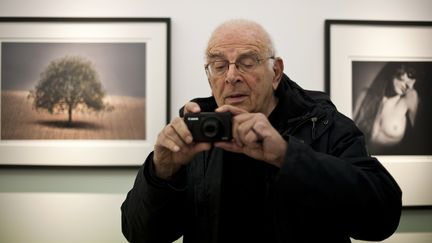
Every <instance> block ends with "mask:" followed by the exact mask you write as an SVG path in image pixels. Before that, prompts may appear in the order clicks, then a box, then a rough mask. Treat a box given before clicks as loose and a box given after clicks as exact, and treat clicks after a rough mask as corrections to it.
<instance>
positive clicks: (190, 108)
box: [184, 102, 201, 114]
mask: <svg viewBox="0 0 432 243" xmlns="http://www.w3.org/2000/svg"><path fill="white" fill-rule="evenodd" d="M200 111H201V108H200V106H199V105H198V103H195V102H188V103H186V104H185V106H184V114H186V113H197V112H200Z"/></svg>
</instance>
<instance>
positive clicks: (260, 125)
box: [252, 121, 270, 142]
mask: <svg viewBox="0 0 432 243" xmlns="http://www.w3.org/2000/svg"><path fill="white" fill-rule="evenodd" d="M268 128H269V126H268V124H267V123H264V122H262V121H258V122H256V123H255V124H254V125H253V126H252V131H253V132H254V133H255V135H256V136H257V141H258V142H262V141H264V139H265V138H266V137H269V136H270V130H269V129H268Z"/></svg>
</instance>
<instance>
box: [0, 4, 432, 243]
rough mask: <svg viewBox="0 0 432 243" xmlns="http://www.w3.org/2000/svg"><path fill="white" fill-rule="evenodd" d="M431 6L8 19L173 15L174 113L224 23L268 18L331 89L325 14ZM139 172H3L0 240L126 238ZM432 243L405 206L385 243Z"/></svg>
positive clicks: (302, 65) (304, 66) (423, 216)
mask: <svg viewBox="0 0 432 243" xmlns="http://www.w3.org/2000/svg"><path fill="white" fill-rule="evenodd" d="M431 9H432V1H429V0H380V1H376V0H355V1H344V0H328V1H321V0H304V1H292V0H286V1H282V0H267V1H258V0H248V1H246V0H238V1H230V0H220V1H207V0H202V1H201V0H184V1H175V0H171V1H170V0H128V1H120V0H91V1H88V0H87V1H85V0H76V1H65V0H63V1H62V0H60V1H59V0H56V1H54V0H34V1H29V0H27V1H25V0H0V16H1V17H169V18H171V34H172V35H171V43H172V44H171V50H172V53H171V67H172V69H171V97H170V99H171V103H170V105H171V107H172V109H171V112H170V115H171V117H174V116H176V115H177V109H178V108H179V107H181V106H182V105H183V104H184V103H185V102H186V101H187V100H189V99H191V98H193V97H197V96H207V95H209V94H210V89H209V87H208V83H207V80H206V77H205V73H204V69H203V63H204V49H205V46H206V42H207V40H208V38H209V35H210V32H211V30H212V29H213V28H214V27H215V26H216V25H218V24H219V23H221V22H222V21H224V20H227V19H231V18H247V19H252V20H256V21H258V22H260V23H261V24H262V25H263V26H264V27H265V28H266V29H267V30H268V31H269V33H270V34H271V35H272V36H273V38H274V42H275V44H276V48H277V52H278V55H279V56H281V57H283V58H284V61H285V72H286V73H287V74H288V75H289V76H290V77H291V78H292V79H293V80H295V81H297V82H298V83H299V84H300V85H302V86H303V87H305V88H307V89H317V90H323V89H324V21H325V19H356V20H397V21H408V20H409V21H432V11H431ZM161 109H162V107H161ZM0 156H1V155H0ZM58 160H62V158H61V157H59V158H58ZM143 160H144V158H143ZM136 171H137V170H136V168H129V169H125V168H73V167H68V168H58V167H55V168H45V167H44V168H40V167H20V168H5V167H2V168H0V242H8V243H21V242H23V243H24V242H33V243H39V242H40V243H42V242H43V243H50V242H53V243H54V242H71V243H72V242H74V243H75V242H89V243H90V242H91V243H99V242H100V243H109V242H113V243H114V242H116V243H117V242H125V240H124V238H123V237H122V235H121V232H120V205H121V202H122V201H123V199H124V197H125V195H126V193H127V191H128V190H129V188H130V187H131V186H132V183H133V181H134V178H135V174H136ZM425 186H430V185H425ZM431 239H432V210H430V209H428V208H406V209H404V211H403V215H402V219H401V224H400V227H399V229H398V232H397V233H396V234H395V235H394V236H393V237H391V238H390V239H388V240H387V241H386V242H401V243H402V242H430V241H431Z"/></svg>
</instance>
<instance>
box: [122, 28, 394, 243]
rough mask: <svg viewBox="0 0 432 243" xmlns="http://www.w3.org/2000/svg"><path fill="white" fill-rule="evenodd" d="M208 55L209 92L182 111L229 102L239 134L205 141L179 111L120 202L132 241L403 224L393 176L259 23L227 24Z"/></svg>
mask: <svg viewBox="0 0 432 243" xmlns="http://www.w3.org/2000/svg"><path fill="white" fill-rule="evenodd" d="M206 57H207V63H206V65H205V70H206V73H207V77H208V81H209V84H210V87H211V90H212V96H211V97H207V98H197V99H194V100H192V101H191V102H188V103H187V104H186V105H185V107H184V108H183V109H182V110H181V116H183V114H184V113H198V112H204V111H216V112H229V113H231V114H232V129H231V130H232V139H230V140H229V141H217V142H197V141H195V140H194V137H193V135H192V133H191V131H190V130H189V129H188V126H187V124H186V123H185V122H184V119H183V118H181V117H177V118H174V119H173V120H172V121H171V122H170V124H168V125H167V126H166V127H165V128H164V129H163V130H162V131H161V132H160V133H159V136H158V138H157V141H156V144H155V147H154V151H153V153H151V154H150V155H149V156H148V158H147V160H146V161H145V163H144V165H143V166H142V168H141V169H140V170H139V172H138V175H137V178H136V181H135V184H134V186H133V188H132V189H131V191H130V192H129V193H128V196H127V198H126V200H125V201H124V203H123V205H122V226H123V233H124V235H125V237H126V238H127V239H128V240H129V241H131V242H172V241H174V240H176V239H178V238H179V237H180V236H183V242H185V243H190V242H197V243H205V242H248V243H250V242H260V243H262V242H270V243H271V242H333V243H338V242H350V237H353V238H358V239H363V240H382V239H385V238H387V237H388V236H390V235H391V234H392V233H393V232H394V231H395V229H396V228H397V226H398V223H399V218H400V212H401V191H400V189H399V187H398V185H397V183H396V182H395V181H394V179H393V178H392V177H391V175H390V174H389V173H388V172H387V171H386V170H385V169H384V167H383V166H382V165H381V164H380V163H379V162H378V161H377V160H376V159H375V158H372V157H370V156H369V155H368V154H367V152H366V149H365V142H364V138H363V134H362V133H361V132H360V131H359V130H358V129H357V127H356V126H355V125H354V123H353V122H352V121H351V120H350V119H348V118H347V117H345V116H343V115H342V114H340V113H338V112H337V110H336V108H335V107H334V106H333V104H332V103H331V102H330V100H328V97H327V96H326V95H325V94H323V93H321V92H314V91H306V90H304V89H302V88H301V87H299V86H298V85H297V84H296V83H294V82H293V81H291V80H290V79H289V78H288V77H287V76H286V75H285V74H284V73H283V69H284V65H283V60H282V59H281V58H280V57H277V56H276V55H275V50H274V47H273V44H272V41H271V38H270V36H269V35H268V34H267V32H266V31H265V30H264V29H263V28H262V27H261V26H260V25H259V24H257V23H255V22H251V21H247V20H232V21H228V22H225V23H223V24H222V25H220V26H219V27H218V28H217V29H216V30H215V31H214V32H213V34H212V36H211V38H210V40H209V43H208V47H207V50H206Z"/></svg>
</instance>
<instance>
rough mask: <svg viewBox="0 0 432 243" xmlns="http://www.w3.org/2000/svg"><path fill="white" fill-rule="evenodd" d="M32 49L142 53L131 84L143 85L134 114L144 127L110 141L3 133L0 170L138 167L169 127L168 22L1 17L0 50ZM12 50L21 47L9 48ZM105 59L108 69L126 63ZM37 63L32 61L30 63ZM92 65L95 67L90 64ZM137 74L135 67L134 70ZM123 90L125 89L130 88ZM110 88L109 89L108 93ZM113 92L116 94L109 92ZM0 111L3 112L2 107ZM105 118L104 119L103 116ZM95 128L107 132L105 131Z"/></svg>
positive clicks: (121, 108) (169, 72) (3, 61)
mask: <svg viewBox="0 0 432 243" xmlns="http://www.w3.org/2000/svg"><path fill="white" fill-rule="evenodd" d="M34 43H36V44H38V46H37V48H40V44H41V43H43V44H44V45H45V46H44V48H46V46H48V47H51V46H55V45H57V44H61V45H66V46H68V45H70V46H73V47H74V48H75V47H76V46H86V45H89V46H90V47H93V46H96V47H97V48H100V47H101V46H109V48H111V47H112V49H113V50H115V51H117V53H122V52H121V50H122V48H124V47H127V48H129V49H130V50H132V51H133V50H141V49H142V50H144V51H143V52H142V53H143V54H144V55H145V57H143V58H142V60H144V62H145V63H143V66H142V68H143V69H144V71H142V72H141V73H140V75H141V76H138V78H136V79H137V80H138V81H141V80H142V83H139V84H140V85H141V84H142V85H143V87H139V90H140V92H141V93H140V94H138V96H137V97H139V98H140V100H143V101H142V104H143V107H145V108H144V109H143V110H144V111H143V110H142V109H141V110H139V112H142V113H143V114H144V118H143V117H142V116H140V120H139V121H143V122H144V125H143V128H140V129H141V130H142V134H143V135H140V136H136V137H135V134H134V131H132V130H134V128H130V130H131V131H130V132H129V133H128V135H118V134H120V132H119V131H118V130H116V131H115V132H116V134H115V135H112V136H111V137H109V136H107V137H96V138H94V137H93V135H88V136H87V137H84V138H77V139H75V138H73V137H72V138H70V137H68V138H66V139H63V138H62V137H61V136H58V137H54V138H46V137H41V138H39V137H36V138H34V137H32V138H25V137H24V138H21V137H20V136H17V135H16V136H15V135H10V136H6V135H4V134H5V133H3V135H4V136H2V137H1V138H2V139H0V166H3V167H11V166H12V167H14V166H33V167H34V166H53V167H69V166H73V167H77V166H78V167H79V166H81V167H137V166H139V165H141V164H142V163H143V162H144V160H145V158H146V156H147V155H148V154H149V153H150V152H151V151H152V150H153V145H154V142H155V139H156V137H157V132H158V131H160V130H161V129H162V128H163V126H165V125H166V124H167V123H168V122H169V121H170V78H171V77H170V76H171V71H170V70H171V63H170V62H171V60H170V58H171V19H170V18H139V17H137V18H90V17H89V18H87V17H86V18H74V17H55V18H51V17H0V45H1V46H3V49H5V50H15V49H17V48H15V46H19V47H22V46H24V47H26V48H27V47H29V46H31V45H32V44H34ZM12 44H20V45H15V46H13V45H12ZM12 46H13V47H14V48H15V49H14V48H12ZM136 46H138V47H136ZM8 48H9V49H8ZM134 48H135V49H134ZM140 48H141V49H140ZM18 49H19V48H18ZM19 50H21V49H19ZM2 54H4V55H2ZM89 55H90V54H89ZM0 56H1V57H2V59H1V60H2V61H1V62H0V70H3V74H4V73H6V71H5V70H7V69H5V68H6V67H5V66H2V65H6V64H7V63H8V61H9V59H7V57H8V56H6V51H4V53H2V49H1V48H0ZM23 56H24V55H23ZM136 56H139V55H138V54H137V55H136ZM32 58H33V57H32V56H30V58H28V59H30V60H32ZM110 58H112V61H113V63H115V62H116V63H118V64H121V63H120V62H128V60H125V59H127V58H128V56H127V55H126V54H124V55H123V56H121V57H119V56H115V55H114V54H113V55H112V57H110ZM101 59H103V58H101ZM117 59H120V60H117ZM131 60H135V59H131ZM140 60H141V59H140ZM37 61H38V60H32V61H30V62H37ZM39 61H40V59H39ZM114 61H115V62H114ZM11 62H12V61H11ZM27 62H28V60H27ZM92 62H94V61H93V60H92ZM129 62H130V63H131V62H132V61H129ZM124 66H126V65H124ZM8 67H9V66H8ZM111 67H115V66H114V65H113V66H111ZM136 69H137V67H135V70H136ZM128 72H129V70H128ZM118 75H119V76H125V75H126V76H127V75H129V76H131V75H130V74H128V73H127V72H126V71H125V72H124V73H118ZM129 76H128V77H129ZM3 77H5V75H3V76H1V78H3ZM37 78H38V77H36V79H37ZM140 78H141V79H140ZM5 79H6V78H5ZM129 79H132V78H129ZM125 80H126V78H125ZM121 82H126V81H121ZM121 82H120V81H119V83H118V84H116V85H117V87H118V88H119V89H120V88H121V87H122V84H121ZM6 83H7V81H6V80H1V79H0V85H1V84H6ZM127 84H128V85H124V86H129V83H127ZM4 86H5V85H3V87H4ZM11 86H13V85H11ZM114 86H115V85H112V87H114ZM138 86H139V85H137V87H138ZM0 87H1V86H0ZM26 88H27V87H26ZM5 90H6V89H5ZM5 90H4V89H1V91H2V93H3V92H4V93H6V91H5ZM112 90H116V89H114V88H112ZM130 90H132V88H131V89H130ZM130 92H132V91H130ZM114 93H115V92H114ZM108 94H110V93H108ZM131 96H134V97H132V98H131V99H135V98H136V97H135V94H134V95H131ZM0 97H3V95H2V96H0ZM137 99H138V98H137ZM27 103H29V104H27V105H31V102H30V101H27ZM1 104H3V105H6V102H5V101H4V100H3V101H2V100H1V99H0V105H1ZM140 104H141V103H140ZM2 108H3V110H6V109H5V107H2ZM14 108H15V107H14ZM17 109H19V108H17ZM120 110H124V108H123V107H120V108H119V109H117V110H116V109H115V107H114V112H116V111H120ZM0 114H1V115H2V117H3V118H4V119H2V120H1V123H0V129H5V130H6V129H7V128H9V127H7V126H6V121H5V120H6V118H7V117H8V116H9V118H10V117H11V116H12V115H11V113H8V114H6V113H0ZM107 114H108V112H107ZM128 114H132V113H128ZM140 114H141V113H140ZM104 116H105V117H107V116H108V115H104ZM113 116H114V115H113ZM128 117H129V116H124V117H119V119H118V120H124V121H127V120H128ZM101 119H102V118H101ZM101 119H100V120H101ZM16 120H19V119H16ZM16 120H15V121H16ZM135 124H138V122H135ZM13 125H15V124H13ZM100 127H103V129H105V128H107V126H99V128H100ZM33 129H35V128H33ZM108 129H112V128H111V127H110V128H108ZM36 130H37V129H36ZM57 130H58V128H57ZM141 130H140V131H141ZM105 133H106V132H105ZM3 138H5V139H3Z"/></svg>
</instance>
